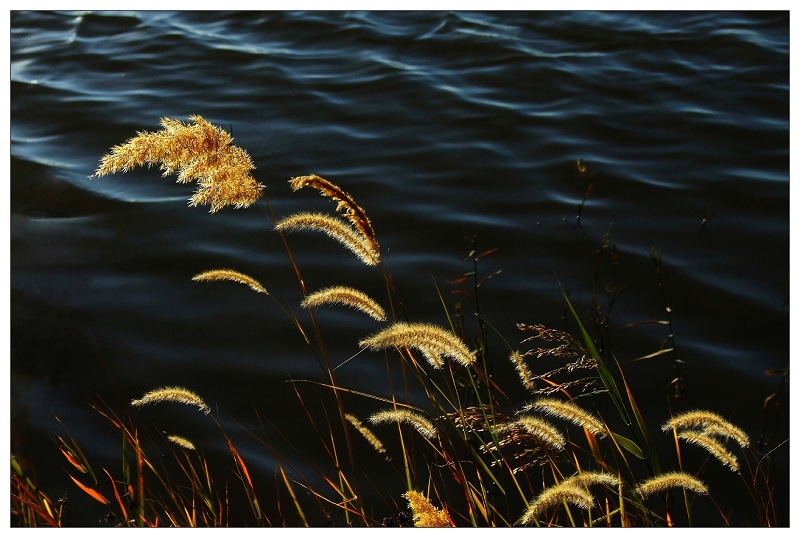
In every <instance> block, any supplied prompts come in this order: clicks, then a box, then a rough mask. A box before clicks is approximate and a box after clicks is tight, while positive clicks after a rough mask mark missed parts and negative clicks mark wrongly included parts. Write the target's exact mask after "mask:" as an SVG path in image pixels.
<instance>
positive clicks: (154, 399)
mask: <svg viewBox="0 0 800 538" xmlns="http://www.w3.org/2000/svg"><path fill="white" fill-rule="evenodd" d="M161 402H176V403H182V404H186V405H194V406H196V407H197V408H198V409H199V410H200V411H202V412H203V413H205V414H206V415H207V414H209V413H210V412H211V408H209V407H208V406H207V405H206V403H205V402H204V401H203V399H202V398H200V396H198V395H197V394H195V393H194V392H192V391H190V390H189V389H185V388H183V387H161V388H158V389H154V390H151V391H149V392H146V393H145V394H144V395H143V396H142V397H141V398H139V399H136V400H131V405H132V406H133V407H142V406H145V405H153V404H157V403H161Z"/></svg>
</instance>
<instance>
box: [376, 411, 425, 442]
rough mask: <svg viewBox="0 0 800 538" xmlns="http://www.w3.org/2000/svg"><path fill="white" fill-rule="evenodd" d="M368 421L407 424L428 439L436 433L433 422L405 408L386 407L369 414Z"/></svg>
mask: <svg viewBox="0 0 800 538" xmlns="http://www.w3.org/2000/svg"><path fill="white" fill-rule="evenodd" d="M369 421H370V422H371V423H372V424H388V423H390V422H401V423H405V424H409V425H410V426H412V427H413V428H414V429H415V430H417V431H418V432H419V433H420V435H422V436H423V437H426V438H428V439H434V438H436V436H437V435H438V432H437V431H436V427H435V426H434V425H433V423H431V422H430V421H429V420H428V419H426V418H424V417H422V416H420V415H418V414H417V413H414V412H412V411H409V410H407V409H386V410H384V411H378V412H377V413H373V414H372V415H370V417H369Z"/></svg>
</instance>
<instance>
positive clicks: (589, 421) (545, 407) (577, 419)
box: [526, 398, 608, 437]
mask: <svg viewBox="0 0 800 538" xmlns="http://www.w3.org/2000/svg"><path fill="white" fill-rule="evenodd" d="M526 408H528V409H534V410H537V411H541V412H543V413H546V414H548V415H550V416H555V417H559V418H563V419H565V420H569V421H570V422H572V423H574V424H577V425H578V426H581V427H583V428H586V429H587V430H589V431H590V432H592V433H593V434H595V435H597V436H600V437H603V436H605V435H607V434H608V429H607V428H606V427H605V425H603V423H602V422H601V421H600V420H599V419H598V418H597V417H595V416H594V415H592V414H591V413H589V412H588V411H585V410H584V409H582V408H581V407H580V406H578V405H576V404H574V403H572V402H566V401H562V400H556V399H555V398H540V399H538V400H536V401H535V402H533V403H532V404H529V405H528V406H526Z"/></svg>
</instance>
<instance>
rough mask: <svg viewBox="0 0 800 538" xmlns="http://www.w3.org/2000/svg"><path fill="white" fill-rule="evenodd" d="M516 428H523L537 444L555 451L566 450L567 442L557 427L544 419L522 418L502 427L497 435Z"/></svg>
mask: <svg viewBox="0 0 800 538" xmlns="http://www.w3.org/2000/svg"><path fill="white" fill-rule="evenodd" d="M515 428H522V429H523V430H525V433H527V434H528V435H530V436H531V437H533V438H534V439H536V441H537V443H538V444H540V445H544V446H545V447H548V448H552V449H555V450H564V447H565V446H566V444H567V442H566V440H565V439H564V436H563V435H561V432H560V431H558V429H556V427H555V426H553V425H552V424H550V423H549V422H547V421H546V420H544V419H541V418H537V417H531V416H522V417H520V418H519V419H518V420H515V421H514V422H509V423H507V424H503V425H501V426H500V427H499V428H498V429H497V433H499V434H502V433H506V432H507V431H509V430H513V429H515Z"/></svg>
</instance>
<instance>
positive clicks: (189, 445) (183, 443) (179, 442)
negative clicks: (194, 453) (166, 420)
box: [167, 435, 197, 450]
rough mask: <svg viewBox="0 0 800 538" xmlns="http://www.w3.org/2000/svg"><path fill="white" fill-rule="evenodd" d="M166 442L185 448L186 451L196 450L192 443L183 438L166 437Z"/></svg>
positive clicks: (176, 436)
mask: <svg viewBox="0 0 800 538" xmlns="http://www.w3.org/2000/svg"><path fill="white" fill-rule="evenodd" d="M167 441H169V442H171V443H175V444H176V445H178V446H179V447H181V448H185V449H186V450H197V449H196V448H195V447H194V443H192V442H191V441H189V440H188V439H186V438H184V437H180V436H178V435H168V436H167Z"/></svg>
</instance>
